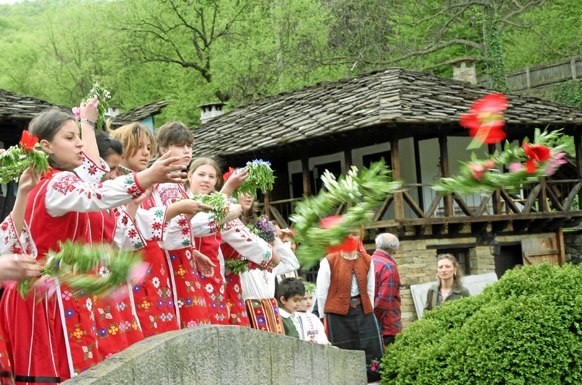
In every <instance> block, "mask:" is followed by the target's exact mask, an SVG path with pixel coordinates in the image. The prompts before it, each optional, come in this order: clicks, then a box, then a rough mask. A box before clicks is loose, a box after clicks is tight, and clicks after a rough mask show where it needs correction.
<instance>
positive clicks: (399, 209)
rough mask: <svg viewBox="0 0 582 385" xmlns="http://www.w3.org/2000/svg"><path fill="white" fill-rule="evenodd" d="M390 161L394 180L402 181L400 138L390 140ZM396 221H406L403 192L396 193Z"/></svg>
mask: <svg viewBox="0 0 582 385" xmlns="http://www.w3.org/2000/svg"><path fill="white" fill-rule="evenodd" d="M390 160H391V162H392V178H393V179H394V180H399V179H400V151H399V149H398V138H397V137H392V138H391V139H390ZM394 219H396V220H398V219H404V196H403V195H402V192H395V193H394Z"/></svg>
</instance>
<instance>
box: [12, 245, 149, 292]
mask: <svg viewBox="0 0 582 385" xmlns="http://www.w3.org/2000/svg"><path fill="white" fill-rule="evenodd" d="M141 262H142V259H141V257H140V255H139V254H138V253H135V252H130V251H122V250H117V249H113V248H112V247H111V245H108V244H97V245H82V244H78V243H74V242H72V241H66V242H64V243H61V245H60V250H59V251H58V252H55V251H49V252H48V254H47V258H46V265H45V266H44V267H43V268H42V270H41V274H42V275H41V277H40V278H34V279H28V280H25V281H22V282H20V283H19V286H18V290H19V292H20V294H21V295H22V296H23V297H25V296H26V295H27V293H28V292H29V290H30V289H31V288H32V287H33V286H34V287H36V286H37V285H39V284H41V283H42V282H43V281H48V280H50V278H58V280H59V283H60V284H64V285H67V286H69V287H70V288H71V290H72V291H73V293H75V294H82V295H98V296H106V295H108V294H110V293H112V292H113V291H115V290H116V289H118V286H119V285H121V284H123V283H125V282H126V281H127V279H128V278H130V276H131V275H132V274H133V273H135V271H134V269H135V268H136V267H137V266H138V265H139V264H140V263H141ZM97 270H99V271H97ZM39 281H40V282H39Z"/></svg>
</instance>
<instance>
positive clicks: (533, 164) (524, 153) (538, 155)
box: [432, 129, 566, 194]
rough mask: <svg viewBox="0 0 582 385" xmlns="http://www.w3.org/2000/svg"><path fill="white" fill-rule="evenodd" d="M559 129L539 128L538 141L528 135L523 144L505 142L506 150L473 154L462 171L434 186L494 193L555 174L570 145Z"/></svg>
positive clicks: (441, 189) (450, 190) (448, 190)
mask: <svg viewBox="0 0 582 385" xmlns="http://www.w3.org/2000/svg"><path fill="white" fill-rule="evenodd" d="M561 138H562V134H561V133H560V132H559V131H550V132H546V131H544V132H541V131H540V130H539V129H536V130H535V134H534V141H533V143H529V142H528V141H527V139H526V141H524V143H523V145H522V146H521V147H518V146H515V145H512V144H511V143H509V142H505V146H504V148H503V151H496V152H495V153H494V154H493V155H490V156H489V157H488V158H486V159H477V156H476V155H475V153H472V154H471V161H470V162H463V166H462V167H461V170H460V172H459V174H458V175H456V176H453V177H446V178H441V179H440V180H439V181H438V182H437V183H436V184H435V185H433V187H432V188H433V189H434V190H436V191H438V192H440V193H442V194H451V193H461V194H472V193H484V194H485V193H491V192H493V191H495V190H497V189H500V188H505V189H507V190H509V191H517V190H519V189H520V188H521V186H522V185H524V184H527V183H533V182H537V181H539V180H540V178H542V177H544V176H548V175H552V174H553V173H555V172H556V170H557V169H558V167H559V166H560V165H562V164H564V163H566V160H565V156H566V153H565V152H564V149H565V147H566V145H565V144H563V141H562V140H561Z"/></svg>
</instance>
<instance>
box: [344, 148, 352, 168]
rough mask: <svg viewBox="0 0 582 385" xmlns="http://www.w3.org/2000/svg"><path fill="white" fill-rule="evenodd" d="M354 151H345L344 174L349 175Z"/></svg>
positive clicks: (349, 149)
mask: <svg viewBox="0 0 582 385" xmlns="http://www.w3.org/2000/svg"><path fill="white" fill-rule="evenodd" d="M352 164H353V161H352V149H351V148H348V149H347V150H345V151H344V173H347V172H348V171H349V170H350V167H352Z"/></svg>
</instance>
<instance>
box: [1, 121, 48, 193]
mask: <svg viewBox="0 0 582 385" xmlns="http://www.w3.org/2000/svg"><path fill="white" fill-rule="evenodd" d="M29 166H32V168H33V169H34V170H35V171H37V172H39V173H42V172H45V171H47V170H48V168H49V163H48V155H47V154H46V153H45V152H44V151H42V150H41V149H40V144H38V138H36V137H34V136H32V135H31V134H30V133H29V132H28V131H26V130H25V131H23V132H22V137H21V139H20V142H19V143H18V145H15V146H11V147H10V148H8V150H6V151H4V152H2V153H0V183H9V182H12V181H14V182H17V181H18V178H20V176H21V175H22V173H23V172H24V171H25V170H26V169H27V168H28V167H29Z"/></svg>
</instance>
